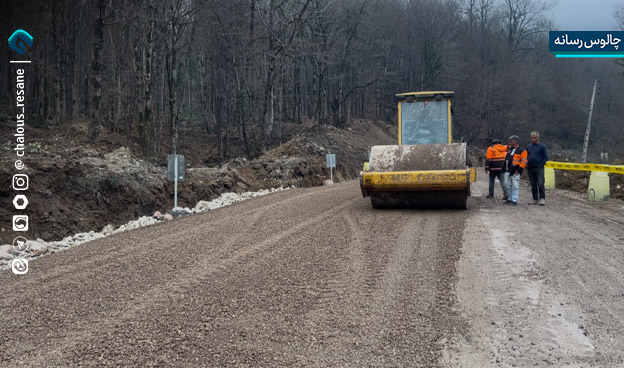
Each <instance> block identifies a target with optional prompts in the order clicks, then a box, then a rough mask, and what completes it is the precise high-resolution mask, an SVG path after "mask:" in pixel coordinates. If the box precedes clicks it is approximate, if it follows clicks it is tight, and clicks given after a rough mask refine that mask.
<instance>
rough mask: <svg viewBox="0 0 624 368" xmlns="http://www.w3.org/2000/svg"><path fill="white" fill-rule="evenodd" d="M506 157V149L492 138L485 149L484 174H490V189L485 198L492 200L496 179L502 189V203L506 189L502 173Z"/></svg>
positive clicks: (505, 198) (505, 197)
mask: <svg viewBox="0 0 624 368" xmlns="http://www.w3.org/2000/svg"><path fill="white" fill-rule="evenodd" d="M506 155H507V147H506V146H503V145H502V144H501V142H500V141H499V140H498V139H496V138H494V139H492V140H490V146H489V147H488V149H487V154H486V156H485V157H486V159H485V172H486V173H487V172H489V173H490V187H489V194H488V195H487V197H486V198H494V184H495V183H496V178H498V181H499V182H500V185H501V187H502V188H503V201H506V200H507V188H506V187H505V173H504V172H503V166H504V165H505V156H506Z"/></svg>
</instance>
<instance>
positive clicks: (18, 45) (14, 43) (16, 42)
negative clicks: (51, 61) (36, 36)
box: [9, 29, 33, 55]
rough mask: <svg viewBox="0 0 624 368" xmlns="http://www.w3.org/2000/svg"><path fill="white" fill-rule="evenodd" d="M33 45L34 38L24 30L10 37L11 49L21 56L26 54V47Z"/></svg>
mask: <svg viewBox="0 0 624 368" xmlns="http://www.w3.org/2000/svg"><path fill="white" fill-rule="evenodd" d="M32 44H33V37H32V36H31V35H30V34H28V32H26V31H24V30H23V29H18V30H17V31H15V32H13V34H12V35H11V37H9V47H10V48H11V49H13V50H14V51H15V52H17V53H18V54H20V55H23V54H24V53H25V52H26V45H28V47H31V46H32Z"/></svg>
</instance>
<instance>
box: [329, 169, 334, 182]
mask: <svg viewBox="0 0 624 368" xmlns="http://www.w3.org/2000/svg"><path fill="white" fill-rule="evenodd" d="M329 179H330V180H331V181H334V169H333V168H332V167H330V168H329Z"/></svg>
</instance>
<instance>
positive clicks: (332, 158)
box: [325, 153, 336, 181]
mask: <svg viewBox="0 0 624 368" xmlns="http://www.w3.org/2000/svg"><path fill="white" fill-rule="evenodd" d="M325 162H326V164H327V167H329V175H330V179H331V181H334V171H333V168H334V167H336V154H335V153H329V154H327V155H325Z"/></svg>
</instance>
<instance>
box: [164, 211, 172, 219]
mask: <svg viewBox="0 0 624 368" xmlns="http://www.w3.org/2000/svg"><path fill="white" fill-rule="evenodd" d="M165 220H173V216H171V214H170V213H168V214H166V215H165Z"/></svg>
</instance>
